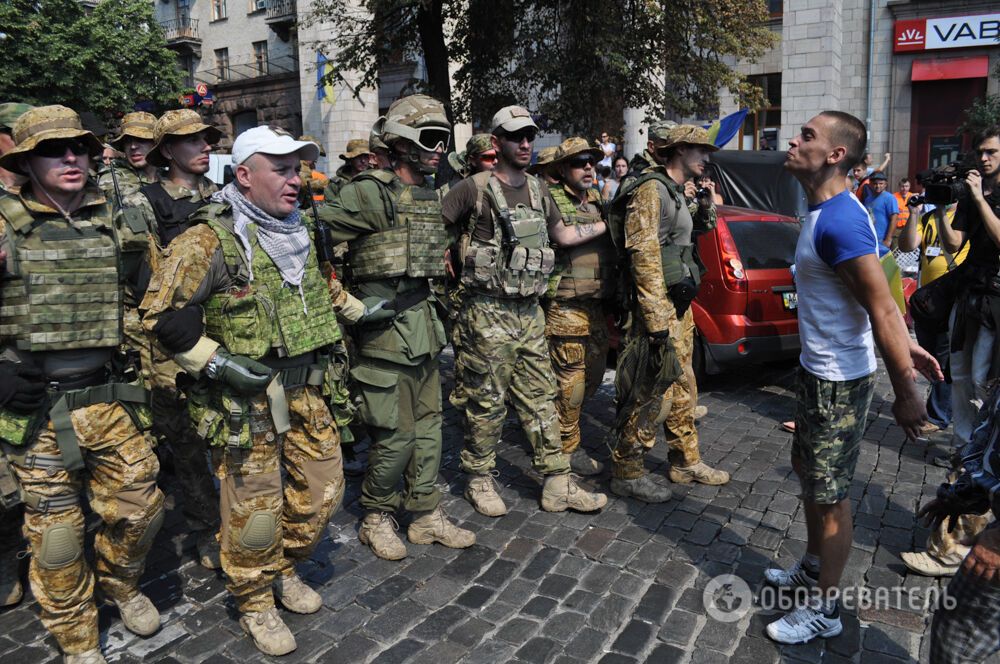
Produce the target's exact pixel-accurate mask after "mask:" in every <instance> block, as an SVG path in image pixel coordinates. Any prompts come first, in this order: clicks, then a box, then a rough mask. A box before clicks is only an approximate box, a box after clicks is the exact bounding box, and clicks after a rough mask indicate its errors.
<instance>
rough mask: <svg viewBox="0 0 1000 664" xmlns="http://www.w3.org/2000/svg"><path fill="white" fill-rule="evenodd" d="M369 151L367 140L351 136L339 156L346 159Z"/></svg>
mask: <svg viewBox="0 0 1000 664" xmlns="http://www.w3.org/2000/svg"><path fill="white" fill-rule="evenodd" d="M371 153H372V152H371V150H369V149H368V141H366V140H365V139H363V138H352V139H351V140H349V141H347V149H345V150H344V152H343V153H342V154H341V155H340V158H341V159H343V160H344V161H347V160H348V159H354V158H355V157H360V156H362V155H366V154H371Z"/></svg>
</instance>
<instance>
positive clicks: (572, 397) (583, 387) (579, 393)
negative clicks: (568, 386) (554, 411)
mask: <svg viewBox="0 0 1000 664" xmlns="http://www.w3.org/2000/svg"><path fill="white" fill-rule="evenodd" d="M586 394H587V383H586V382H585V381H582V380H581V381H579V382H578V383H576V384H575V385H574V386H573V389H572V390H571V391H570V393H569V405H570V407H572V408H579V407H580V406H582V405H583V399H584V397H585V396H586Z"/></svg>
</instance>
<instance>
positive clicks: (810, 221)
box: [795, 191, 878, 381]
mask: <svg viewBox="0 0 1000 664" xmlns="http://www.w3.org/2000/svg"><path fill="white" fill-rule="evenodd" d="M876 245H878V242H877V240H876V239H875V229H874V228H873V227H872V222H871V218H870V217H869V216H868V213H867V211H866V210H865V208H864V206H862V205H861V203H860V202H859V201H858V199H857V198H855V197H854V194H852V193H851V192H849V191H844V192H841V193H840V194H838V195H836V196H834V197H833V198H831V199H830V200H828V201H824V202H822V203H820V204H819V205H814V206H810V208H809V215H808V216H807V217H806V218H805V220H804V221H803V223H802V232H801V233H800V234H799V242H798V245H796V247H795V288H796V290H797V291H798V294H799V338H800V340H801V343H802V354H801V355H800V356H799V361H800V362H801V364H802V366H803V368H805V369H806V371H808V372H810V373H811V374H813V375H814V376H818V377H819V378H822V379H824V380H832V381H845V380H853V379H855V378H860V377H861V376H866V375H868V374H870V373H871V372H873V371H875V345H874V340H873V338H872V328H871V322H870V321H869V320H868V312H866V311H865V309H864V307H862V306H861V305H860V304H859V303H858V301H857V300H856V299H855V298H854V296H853V295H852V294H851V292H850V291H849V290H848V288H847V286H845V285H844V282H843V281H841V280H840V277H839V276H837V273H836V272H835V271H834V268H835V267H836V266H837V265H839V264H840V263H843V262H844V261H849V260H851V259H854V258H858V257H859V256H864V255H866V254H876V255H877V247H876Z"/></svg>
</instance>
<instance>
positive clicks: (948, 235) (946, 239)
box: [937, 212, 965, 254]
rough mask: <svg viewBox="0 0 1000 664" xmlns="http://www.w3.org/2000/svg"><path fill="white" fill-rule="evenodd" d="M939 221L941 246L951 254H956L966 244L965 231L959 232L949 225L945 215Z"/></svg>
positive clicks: (942, 214)
mask: <svg viewBox="0 0 1000 664" xmlns="http://www.w3.org/2000/svg"><path fill="white" fill-rule="evenodd" d="M937 219H938V236H939V237H940V238H941V246H942V247H943V248H944V250H945V251H947V252H948V253H949V254H956V253H958V250H959V249H961V248H962V243H963V242H965V231H957V230H955V229H954V228H952V226H951V224H949V223H948V219H947V217H945V215H944V213H943V212H942V213H941V216H940V217H938V218H937Z"/></svg>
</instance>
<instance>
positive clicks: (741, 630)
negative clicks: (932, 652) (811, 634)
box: [0, 356, 944, 664]
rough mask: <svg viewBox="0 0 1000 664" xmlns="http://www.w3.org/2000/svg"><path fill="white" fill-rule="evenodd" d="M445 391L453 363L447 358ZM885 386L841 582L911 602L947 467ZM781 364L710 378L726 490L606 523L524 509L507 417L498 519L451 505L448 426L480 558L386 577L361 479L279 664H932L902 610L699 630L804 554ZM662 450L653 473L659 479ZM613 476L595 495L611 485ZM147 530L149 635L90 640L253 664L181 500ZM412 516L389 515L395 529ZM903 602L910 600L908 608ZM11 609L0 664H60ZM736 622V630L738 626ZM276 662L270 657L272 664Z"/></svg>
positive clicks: (749, 618)
mask: <svg viewBox="0 0 1000 664" xmlns="http://www.w3.org/2000/svg"><path fill="white" fill-rule="evenodd" d="M443 365H444V375H445V376H446V378H447V379H448V383H447V384H446V389H450V378H451V358H450V357H449V356H445V357H444V358H443ZM880 374H881V380H880V383H879V387H878V390H877V394H876V398H875V401H874V403H873V405H872V410H871V414H870V419H869V425H868V429H867V433H866V436H865V442H864V444H863V447H862V451H861V459H860V462H859V464H858V472H857V475H856V477H855V483H854V485H853V487H852V490H851V498H852V500H853V506H854V509H855V512H856V521H855V524H856V526H855V545H854V548H853V550H852V554H851V556H850V560H849V562H848V567H847V571H846V575H845V579H844V585H845V586H856V587H867V588H870V589H877V588H890V587H896V586H902V587H903V588H906V589H918V590H919V591H925V590H927V589H930V588H934V589H936V588H938V587H939V582H938V581H935V580H932V579H926V578H923V577H919V576H915V575H911V574H908V573H907V571H906V568H905V567H904V566H903V564H902V562H901V561H900V560H899V556H898V553H899V552H900V551H905V550H910V549H913V548H914V547H916V548H918V549H922V547H923V544H924V542H925V541H926V537H927V531H926V530H925V529H923V528H921V527H919V526H917V525H916V524H915V523H914V519H913V513H914V511H915V508H916V507H917V505H918V504H919V503H921V502H923V501H925V500H927V499H928V497H929V496H931V495H933V493H934V490H935V487H936V486H937V485H938V484H939V483H940V482H941V481H942V480H943V478H944V471H943V470H942V469H939V468H937V467H935V466H933V465H931V464H929V463H928V462H929V460H930V459H931V458H932V457H933V456H935V455H936V454H937V453H938V451H939V449H941V448H940V447H935V446H934V445H928V444H927V443H926V442H917V443H910V444H908V445H903V437H902V434H901V432H900V430H899V429H898V428H897V427H896V426H895V425H894V424H893V423H892V420H891V412H890V405H891V403H890V402H888V401H885V400H884V397H885V395H887V394H889V393H890V388H889V384H888V380H887V379H886V378H885V375H884V372H880ZM792 376H793V371H792V367H791V366H789V365H788V364H785V365H783V366H780V367H765V368H760V367H754V368H747V369H743V370H740V371H737V372H734V373H731V374H728V375H726V376H724V377H716V378H715V379H713V380H712V381H711V382H710V384H709V385H707V386H706V389H705V390H704V391H703V394H702V399H701V403H703V404H705V405H707V406H708V408H709V414H708V416H707V417H706V418H705V419H704V420H703V421H702V422H701V423H700V427H699V430H700V432H701V440H702V448H703V453H704V457H705V460H706V461H708V462H709V463H711V464H717V465H718V466H719V467H721V468H724V469H726V470H729V471H730V472H731V473H732V477H733V479H732V482H730V483H729V485H727V486H725V487H721V488H719V487H705V486H693V487H684V486H674V487H673V489H674V493H675V497H674V499H673V500H671V501H670V502H669V503H666V504H664V505H652V506H646V505H644V504H641V503H637V502H633V501H628V500H622V499H618V498H615V497H614V496H611V498H612V499H611V500H610V502H609V504H608V506H607V507H606V508H605V509H604V510H603V511H602V512H600V513H597V514H593V515H582V514H573V513H564V514H550V513H546V512H542V511H540V510H539V508H538V503H537V500H538V497H539V495H540V482H541V480H540V477H539V476H538V475H536V474H535V473H534V472H532V471H531V470H530V464H529V463H528V457H527V455H526V453H525V449H526V443H525V441H524V438H523V436H522V435H521V434H520V432H519V430H518V428H517V426H516V424H515V421H514V419H513V418H511V419H510V420H509V421H508V423H507V427H506V429H505V432H504V443H503V444H502V446H501V453H500V457H501V459H500V460H499V462H498V469H499V470H500V477H499V481H500V483H501V485H502V487H503V495H504V498H505V500H506V501H507V504H508V506H509V508H510V513H509V514H508V515H507V516H505V517H502V518H499V519H489V518H487V517H483V516H481V515H478V514H476V513H475V512H473V510H472V508H471V507H470V506H469V505H468V504H467V503H466V501H465V500H464V499H463V498H462V496H461V494H462V489H463V483H462V477H461V475H460V474H459V473H458V471H457V468H458V451H459V448H460V445H461V434H460V431H459V426H458V422H457V416H456V413H455V412H454V411H453V410H448V411H447V412H446V414H445V441H446V450H445V456H444V464H443V468H442V482H446V483H447V484H448V489H447V492H446V498H445V503H444V504H445V507H446V510H447V511H448V513H449V514H450V515H452V516H453V517H455V518H456V519H457V520H458V521H459V522H461V524H462V525H463V526H465V527H467V528H472V529H473V530H474V531H475V532H476V534H477V537H478V543H477V544H476V546H474V547H473V548H471V549H468V550H465V551H461V552H460V551H454V550H449V549H445V548H443V547H440V546H416V545H413V544H407V546H408V548H409V552H410V555H409V557H408V558H406V559H405V560H403V561H400V562H387V561H382V560H379V559H377V558H375V557H374V556H373V555H372V554H371V553H370V551H369V550H368V549H367V547H365V546H363V545H361V544H360V543H359V542H358V540H357V527H358V522H359V519H360V516H361V508H360V506H359V505H358V502H357V500H358V496H359V491H360V479H359V478H349V481H348V491H347V496H346V497H345V501H344V506H343V507H342V508H341V509H340V510H338V512H337V513H336V515H335V516H334V518H333V520H332V522H331V524H330V526H329V537H327V538H325V539H324V540H323V542H322V543H321V545H320V546H319V548H318V550H317V551H316V553H315V555H314V556H313V559H312V560H311V561H310V563H309V564H308V565H307V566H303V567H302V568H301V569H300V572H301V573H302V574H303V576H304V578H306V579H307V581H308V582H309V583H310V584H311V585H312V586H314V587H315V588H317V590H318V591H319V592H320V593H321V594H322V595H323V598H324V606H323V608H322V609H321V610H320V611H319V612H318V613H316V614H314V615H310V616H299V615H294V614H291V613H288V612H285V613H284V618H285V620H286V621H287V622H288V624H289V626H290V627H291V628H292V630H293V631H294V632H295V635H296V638H297V640H298V650H296V651H295V653H293V654H292V655H289V656H288V657H284V658H281V659H280V661H282V662H288V663H292V662H314V661H319V662H351V663H356V662H378V663H379V664H389V663H391V662H403V661H411V662H435V663H451V662H475V663H477V664H482V663H489V662H504V661H523V662H598V661H599V662H608V663H611V662H615V663H617V662H635V661H650V662H658V663H659V662H663V663H666V662H682V663H688V662H691V663H706V662H728V663H731V664H739V663H741V662H752V663H753V664H766V663H768V662H778V661H782V662H800V661H801V662H821V661H822V662H831V663H832V662H848V661H853V662H865V663H866V664H868V663H869V662H897V661H914V660H916V659H918V658H919V660H920V661H926V660H927V651H928V645H929V643H928V642H929V638H928V637H927V636H926V633H927V625H928V616H927V612H925V611H923V610H919V609H912V608H910V607H906V606H902V607H897V608H888V609H886V608H879V609H874V608H868V609H860V610H857V611H845V612H844V632H843V634H842V635H841V636H838V637H836V638H833V639H829V640H827V641H822V640H818V641H814V642H813V643H810V644H807V645H804V646H795V647H783V648H780V649H779V648H778V647H776V646H775V645H774V644H772V643H771V642H770V641H769V640H768V639H767V638H766V637H765V636H764V634H763V626H764V624H766V622H769V621H770V620H771V619H773V618H774V617H776V616H777V613H776V612H774V611H770V612H764V611H760V610H757V609H755V610H753V611H751V612H750V613H749V614H747V615H745V616H744V617H743V618H742V619H740V620H739V621H737V622H719V621H716V620H714V619H712V618H711V617H709V616H708V614H707V611H706V608H705V603H704V601H703V595H704V592H703V591H704V588H705V586H706V585H707V584H708V583H709V580H710V579H711V578H712V577H714V576H716V575H719V574H725V573H733V574H736V575H737V576H739V577H741V578H743V579H745V580H746V582H747V583H748V584H749V585H750V587H751V588H753V589H754V590H758V589H759V588H760V585H761V579H762V573H763V571H764V569H765V568H766V567H767V566H768V565H769V564H770V563H771V562H772V561H775V560H776V561H778V562H779V563H781V564H788V563H790V562H792V561H793V560H795V559H796V558H797V557H798V556H800V555H801V553H802V552H803V550H804V547H805V543H804V540H805V523H804V521H803V515H802V511H801V510H800V508H799V503H798V499H797V497H796V494H797V492H798V484H797V481H796V479H795V476H794V475H793V473H792V470H791V467H790V465H789V461H788V454H789V447H790V442H791V436H790V435H789V434H787V433H785V432H783V431H782V430H781V429H780V426H779V425H780V422H781V421H783V420H786V419H789V417H790V416H791V413H792V411H793V396H792V393H791V392H790V388H791V386H792ZM610 378H611V375H610V372H609V374H608V376H607V379H606V381H605V385H604V386H603V387H602V388H601V391H600V392H599V393H598V395H597V396H596V397H595V398H594V399H593V400H592V401H590V402H589V403H588V404H587V406H586V412H585V423H584V441H585V443H584V444H585V445H586V446H588V447H589V448H591V449H592V450H594V452H595V454H596V455H597V456H599V457H602V458H606V457H607V449H606V448H605V432H606V429H605V425H606V424H607V423H608V422H610V420H611V417H612V412H613V411H612V409H613V404H612V399H613V388H612V386H611V384H610ZM665 462H666V449H665V447H664V446H663V445H662V444H659V445H657V446H656V447H655V448H654V449H653V450H652V452H651V453H650V455H649V459H648V465H649V468H650V470H651V472H653V473H654V475H655V476H656V477H657V479H658V481H661V482H667V481H668V480H666V478H665V470H666V465H665ZM607 483H608V479H607V476H606V475H605V476H604V477H601V478H598V479H597V480H596V484H598V485H600V486H603V487H605V489H606V487H607ZM172 489H173V487H172V486H171V484H170V483H169V481H167V490H168V491H169V492H170V498H169V501H170V505H171V509H170V512H169V517H168V519H167V522H166V525H165V527H164V530H163V532H161V533H160V536H159V538H158V539H157V542H156V545H155V547H154V549H153V553H152V554H151V556H150V561H149V569H148V570H147V574H146V576H145V583H144V590H145V592H146V593H148V594H149V595H150V597H151V598H152V599H153V601H154V602H155V603H156V605H157V606H158V607H159V609H160V611H161V612H162V614H163V628H162V629H161V630H160V631H159V632H158V633H157V634H156V635H154V636H153V637H151V638H148V639H142V638H138V637H135V636H133V635H131V634H130V633H128V632H126V631H125V630H124V628H123V626H122V625H121V622H120V620H119V618H118V614H117V611H116V610H114V609H112V608H109V607H104V608H103V609H102V610H101V614H100V620H101V640H102V646H103V647H104V650H105V653H107V655H108V659H109V660H112V661H119V662H133V661H135V662H138V661H145V662H211V663H213V664H214V663H223V662H249V661H262V660H264V659H267V658H265V657H263V656H261V655H260V654H259V653H258V652H257V651H256V650H255V649H254V647H253V646H252V645H251V643H250V641H249V639H248V638H246V637H244V636H243V635H242V634H241V632H240V628H239V625H238V623H237V620H236V617H237V616H236V613H235V611H234V609H233V606H232V602H231V600H230V599H229V598H228V597H227V593H226V591H225V588H224V587H223V583H222V579H221V576H220V575H219V574H217V573H213V572H208V571H206V570H204V569H202V568H201V567H199V566H198V565H197V564H196V563H195V562H194V560H193V549H194V542H193V540H192V538H191V537H189V536H187V535H185V534H184V533H183V532H182V527H181V525H182V522H181V518H180V511H179V510H178V509H176V508H174V507H173V505H174V501H175V500H176V499H177V496H176V494H175V493H174V492H173V491H172ZM406 522H407V521H406V519H405V518H404V519H403V524H402V525H403V527H405V524H406ZM918 590H915V591H914V592H918ZM36 613H37V605H35V604H34V603H33V602H31V601H25V602H24V603H23V604H22V605H21V606H20V607H18V608H16V609H14V610H9V611H6V612H2V613H0V660H2V661H3V662H16V663H17V664H32V663H34V662H45V661H52V660H55V661H58V660H59V657H58V654H57V650H56V648H55V645H54V642H53V640H52V639H51V638H49V637H47V636H46V635H45V633H44V631H43V629H42V627H41V624H40V623H39V622H38V620H37V618H36ZM732 615H735V614H732ZM275 661H279V660H275Z"/></svg>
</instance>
